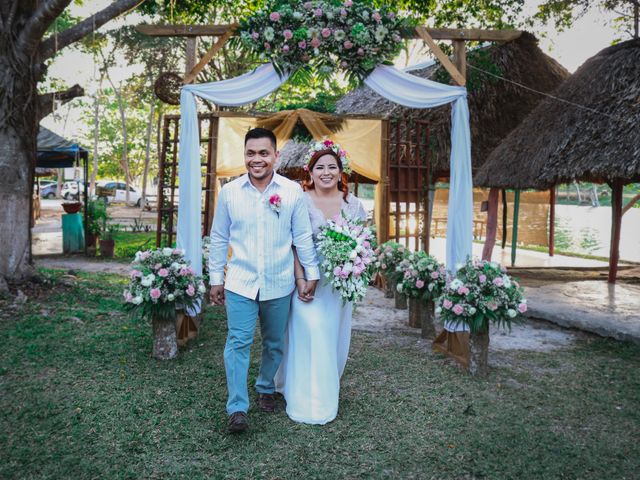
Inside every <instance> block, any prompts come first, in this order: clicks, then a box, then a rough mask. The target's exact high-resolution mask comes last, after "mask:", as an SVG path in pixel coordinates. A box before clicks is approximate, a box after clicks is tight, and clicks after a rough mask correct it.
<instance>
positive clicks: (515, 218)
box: [511, 190, 520, 267]
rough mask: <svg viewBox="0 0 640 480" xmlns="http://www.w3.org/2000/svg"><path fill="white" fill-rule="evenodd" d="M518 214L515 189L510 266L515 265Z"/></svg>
mask: <svg viewBox="0 0 640 480" xmlns="http://www.w3.org/2000/svg"><path fill="white" fill-rule="evenodd" d="M519 215H520V190H516V191H515V195H514V198H513V230H512V231H511V266H512V267H515V266H516V250H517V248H518V216H519Z"/></svg>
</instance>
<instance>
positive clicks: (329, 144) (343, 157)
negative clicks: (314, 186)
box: [302, 139, 351, 175]
mask: <svg viewBox="0 0 640 480" xmlns="http://www.w3.org/2000/svg"><path fill="white" fill-rule="evenodd" d="M323 150H332V151H333V152H334V153H335V154H336V155H337V156H338V157H339V158H340V162H341V163H342V171H344V173H346V174H347V175H349V174H351V166H350V165H349V163H350V162H349V157H348V155H347V152H346V150H343V149H342V148H340V145H338V144H337V143H335V142H334V141H333V140H328V139H327V140H322V141H321V142H314V143H313V144H312V145H311V148H310V149H309V151H308V152H307V154H306V155H305V156H304V167H302V168H303V169H304V171H305V172H308V171H309V163H311V159H312V158H313V156H314V155H315V154H316V152H322V151H323Z"/></svg>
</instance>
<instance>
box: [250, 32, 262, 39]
mask: <svg viewBox="0 0 640 480" xmlns="http://www.w3.org/2000/svg"><path fill="white" fill-rule="evenodd" d="M251 38H253V39H254V40H257V39H258V38H260V34H259V33H258V32H252V33H251Z"/></svg>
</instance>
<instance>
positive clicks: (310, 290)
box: [209, 278, 318, 305]
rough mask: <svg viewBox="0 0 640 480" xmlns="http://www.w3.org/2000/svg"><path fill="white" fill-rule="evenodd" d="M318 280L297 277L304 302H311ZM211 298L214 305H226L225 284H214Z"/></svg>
mask: <svg viewBox="0 0 640 480" xmlns="http://www.w3.org/2000/svg"><path fill="white" fill-rule="evenodd" d="M317 284H318V281H317V280H305V279H304V278H298V279H296V290H297V291H298V298H299V299H300V300H301V301H302V302H305V303H306V302H310V301H312V300H313V296H314V295H315V293H316V285H317ZM209 300H211V303H213V304H214V305H224V285H212V286H211V291H210V292H209Z"/></svg>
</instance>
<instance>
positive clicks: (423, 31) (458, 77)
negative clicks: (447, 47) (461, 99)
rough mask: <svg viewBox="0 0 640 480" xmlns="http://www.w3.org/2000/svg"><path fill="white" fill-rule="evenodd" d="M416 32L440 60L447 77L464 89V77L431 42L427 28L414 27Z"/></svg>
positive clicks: (436, 45) (434, 43)
mask: <svg viewBox="0 0 640 480" xmlns="http://www.w3.org/2000/svg"><path fill="white" fill-rule="evenodd" d="M416 32H418V35H419V36H420V38H421V39H422V40H424V42H425V43H426V44H427V45H428V46H429V48H430V49H431V51H432V52H433V53H434V55H435V56H436V58H437V59H438V60H440V63H442V66H443V67H444V68H445V69H446V70H447V72H449V75H451V78H453V80H454V81H455V82H456V83H457V84H458V85H460V86H461V87H464V85H465V83H466V82H467V80H466V79H465V78H464V75H462V74H461V73H460V72H459V71H458V69H457V68H456V66H455V65H454V64H453V63H452V62H451V60H449V57H448V56H447V55H446V54H445V53H444V52H443V51H442V50H441V49H440V47H439V46H438V44H437V43H436V42H435V41H434V40H433V38H431V35H429V32H428V31H427V28H426V27H416Z"/></svg>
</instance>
